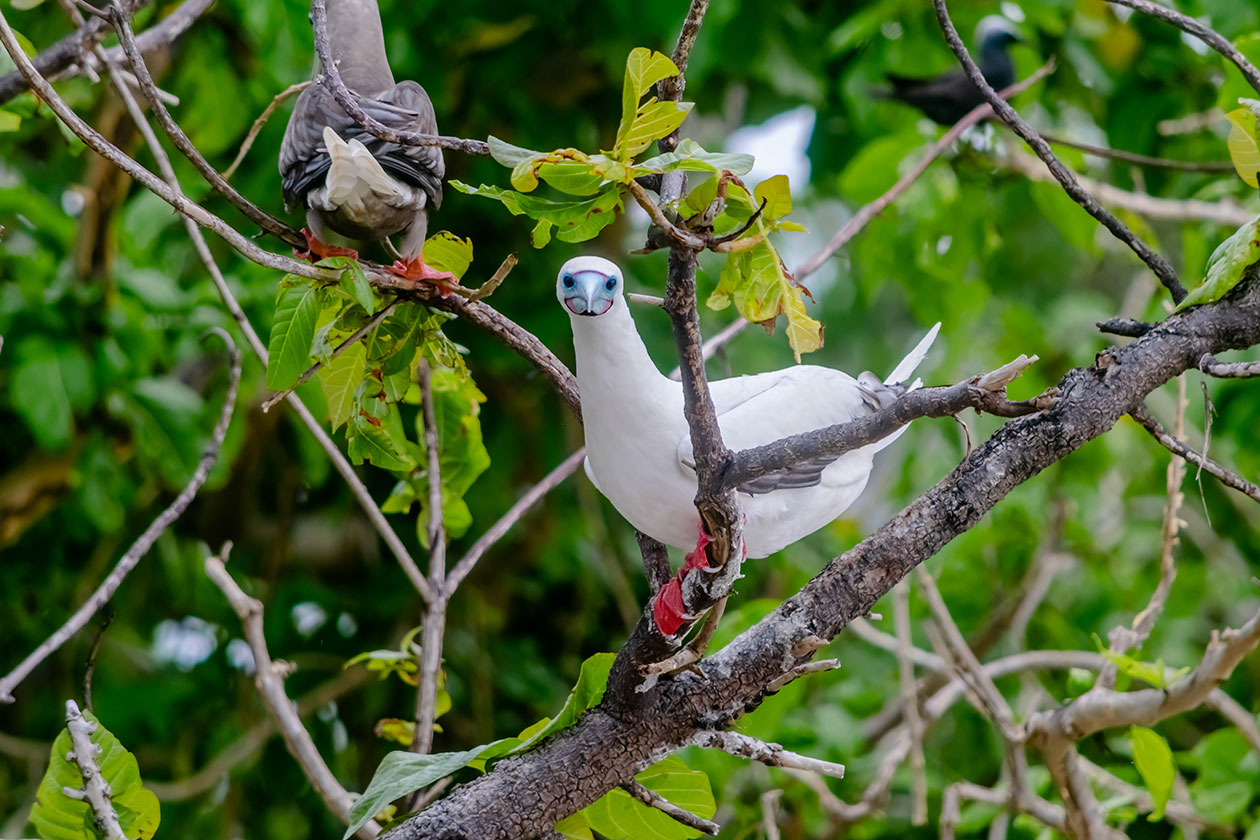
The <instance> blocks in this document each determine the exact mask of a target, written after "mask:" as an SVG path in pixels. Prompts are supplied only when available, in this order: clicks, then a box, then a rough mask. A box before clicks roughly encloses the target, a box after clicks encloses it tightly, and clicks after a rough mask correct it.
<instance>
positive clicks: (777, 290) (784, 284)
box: [708, 240, 823, 362]
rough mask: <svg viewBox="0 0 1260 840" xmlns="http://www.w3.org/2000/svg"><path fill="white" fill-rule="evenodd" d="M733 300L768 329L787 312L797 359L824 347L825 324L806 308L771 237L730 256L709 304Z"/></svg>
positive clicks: (749, 317) (718, 305)
mask: <svg viewBox="0 0 1260 840" xmlns="http://www.w3.org/2000/svg"><path fill="white" fill-rule="evenodd" d="M731 303H734V304H735V308H736V309H737V310H738V311H739V314H740V315H742V316H743V317H744V318H746V319H747V320H749V321H753V322H755V323H759V324H761V325H762V326H764V327H766V328H767V329H768V330H773V329H774V322H775V320H776V319H777V318H778V317H779V316H780V315H786V316H787V322H788V325H787V336H788V343H789V344H790V345H791V347H792V352H793V353H795V354H796V361H798V362H799V361H800V360H801V354H802V353H810V352H813V351H814V350H817V349H818V348H819V347H822V343H823V334H822V324H820V323H818V321H816V320H814V319H813V318H811V317H810V316H809V313H808V312H806V311H805V300H804V297H803V295H802V292H801V287H800V286H798V285H797V284H796V282H795V281H794V280H793V279H792V277H791V275H789V274H788V273H787V269H786V268H784V266H783V260H782V259H780V257H779V252H778V251H776V250H775V248H774V246H773V245H771V244H770V242H769V240H765V241H762V242H760V243H758V244H757V245H756V246H754V247H752V248H750V249H748V250H746V251H739V252H737V253H734V254H731V255H729V256H728V257H727V260H726V265H725V266H723V268H722V277H721V279H720V280H719V282H718V285H717V288H716V289H714V290H713V294H711V295H710V296H709V300H708V306H709V307H710V308H711V309H725V308H726V307H727V306H729V305H730V304H731Z"/></svg>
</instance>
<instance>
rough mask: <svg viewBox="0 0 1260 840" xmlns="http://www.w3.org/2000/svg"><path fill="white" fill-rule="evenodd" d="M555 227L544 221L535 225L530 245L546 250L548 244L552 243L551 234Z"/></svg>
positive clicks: (531, 232)
mask: <svg viewBox="0 0 1260 840" xmlns="http://www.w3.org/2000/svg"><path fill="white" fill-rule="evenodd" d="M555 227H556V226H555V225H553V224H552V223H551V222H549V221H547V220H546V219H543V220H542V221H540V222H539V223H538V224H536V225H534V229H533V230H531V231H530V232H529V244H530V245H533V246H534V247H535V248H546V247H547V243H548V242H550V241H551V232H552V231H553V230H555Z"/></svg>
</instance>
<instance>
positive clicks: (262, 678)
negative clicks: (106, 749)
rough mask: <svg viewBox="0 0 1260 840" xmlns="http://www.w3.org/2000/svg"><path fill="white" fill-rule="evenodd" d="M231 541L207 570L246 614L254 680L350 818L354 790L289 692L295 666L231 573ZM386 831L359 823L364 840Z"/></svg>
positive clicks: (292, 747) (315, 780)
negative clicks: (282, 658) (270, 639)
mask: <svg viewBox="0 0 1260 840" xmlns="http://www.w3.org/2000/svg"><path fill="white" fill-rule="evenodd" d="M231 547H232V546H231V543H228V544H227V545H225V546H224V547H223V550H222V551H221V552H220V556H219V557H207V558H206V575H207V576H208V577H209V578H210V580H212V581H213V582H214V584H215V585H216V586H218V587H219V589H220V590H222V591H223V594H224V596H225V597H226V598H227V600H228V603H229V604H231V605H232V609H233V610H235V611H236V614H237V615H238V616H239V617H240V619H241V626H242V627H243V628H244V630H245V640H246V641H248V642H249V649H250V651H251V652H252V653H253V656H254V683H255V685H257V686H258V693H259V694H260V695H261V696H262V699H263V701H264V702H265V703H266V704H267V709H268V710H269V711H270V712H271V716H272V718H273V719H274V720H275V722H276V725H277V726H278V727H279V728H280V733H281V734H282V735H283V736H284V743H285V745H286V746H287V747H288V748H289V753H290V754H292V756H293V758H294V759H295V760H296V761H297V763H298V766H300V767H301V768H302V772H303V773H305V774H306V778H307V779H309V780H310V783H311V786H312V787H314V788H315V790H316V792H317V793H319V795H320V798H321V799H323V800H324V805H325V806H327V808H328V810H330V811H332V812H333V813H334V814H336V815H337V817H338V818H339V819H340V820H341V821H342V822H345V823H349V814H350V806H351V805H352V804H353V803H354V796H353V795H352V794H350V793H349V792H348V791H347V790H346V789H345V788H344V787H342V786H341V783H340V782H338V781H337V777H336V776H334V775H333V774H332V771H331V770H329V769H328V765H327V764H325V763H324V759H323V757H321V756H320V754H319V749H318V748H317V747H316V746H315V742H314V741H312V740H311V734H310V733H309V732H307V731H306V727H304V726H303V725H302V719H301V718H300V717H298V713H297V711H296V710H295V709H294V708H293V703H292V701H290V700H289V697H288V695H287V694H286V693H285V690H284V678H285V676H287V675H288V674H289V673H290V671H291V670H292V666H290V665H288V664H287V663H285V662H273V661H272V659H271V654H270V653H268V651H267V638H266V635H265V634H264V633H263V606H262V603H261V602H260V601H259V600H258V599H257V598H251V597H249V596H248V595H246V594H245V592H244V591H243V590H242V589H241V587H240V586H239V585H238V584H237V583H236V581H235V580H233V579H232V576H231V575H230V574H228V570H227V568H226V566H225V565H224V560H225V559H226V558H227V554H228V551H230V550H231ZM380 832H381V827H380V826H379V825H378V824H377V823H376V822H374V821H371V820H369V821H368V823H367V824H366V825H365V826H363V828H361V829H359V831H358V836H359V837H362V838H363V840H372V838H374V837H376V836H377V835H378V834H380Z"/></svg>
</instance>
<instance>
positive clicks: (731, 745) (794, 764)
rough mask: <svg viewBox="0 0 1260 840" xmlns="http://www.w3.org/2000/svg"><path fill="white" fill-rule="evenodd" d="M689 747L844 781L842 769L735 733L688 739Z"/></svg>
mask: <svg viewBox="0 0 1260 840" xmlns="http://www.w3.org/2000/svg"><path fill="white" fill-rule="evenodd" d="M691 744H692V745H693V746H697V747H704V748H706V749H712V750H722V751H723V752H727V753H730V754H731V755H736V756H739V757H741V758H747V759H750V760H752V761H759V762H761V763H762V764H765V765H766V766H768V767H790V768H792V769H794V770H805V771H807V772H810V773H821V774H822V775H824V776H831V777H832V778H836V779H843V778H844V765H843V764H836V763H835V762H832V761H823V760H822V759H819V758H810V757H809V756H804V755H797V754H796V753H794V752H791V751H789V750H785V749H783V747H781V746H779V745H778V744H767V743H766V742H765V741H760V740H758V739H756V738H751V737H749V736H748V735H742V734H740V733H738V732H727V731H721V732H712V731H708V732H700V733H698V734H697V735H695V736H694V737H693V738H692V739H691Z"/></svg>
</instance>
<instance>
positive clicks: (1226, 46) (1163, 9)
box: [1107, 0, 1260, 93]
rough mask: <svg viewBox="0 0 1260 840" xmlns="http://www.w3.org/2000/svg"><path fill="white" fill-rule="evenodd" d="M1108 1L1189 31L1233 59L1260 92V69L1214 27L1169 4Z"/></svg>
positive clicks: (1240, 70)
mask: <svg viewBox="0 0 1260 840" xmlns="http://www.w3.org/2000/svg"><path fill="white" fill-rule="evenodd" d="M1107 2H1109V3H1115V4H1116V5H1117V6H1128V7H1129V8H1130V9H1134V10H1136V11H1139V12H1141V13H1142V14H1144V15H1150V16H1152V17H1157V18H1159V19H1160V20H1162V21H1164V22H1165V23H1170V24H1172V25H1173V26H1175V27H1177V28H1178V29H1180V30H1181V31H1182V32H1189V33H1190V34H1191V35H1193V36H1195V37H1196V38H1198V39H1199V40H1200V41H1202V42H1203V43H1205V44H1207V45H1208V46H1209V47H1211V48H1212V49H1214V50H1216V51H1217V52H1218V53H1220V54H1221V55H1223V56H1225V58H1227V59H1229V60H1230V61H1232V62H1233V63H1234V66H1235V67H1237V68H1238V71H1239V72H1240V73H1242V74H1243V78H1244V79H1246V80H1247V84H1249V85H1251V86H1252V87H1253V88H1255V89H1256V92H1257V93H1260V70H1257V69H1256V66H1255V65H1254V64H1252V63H1251V62H1250V61H1248V60H1247V57H1246V56H1244V55H1243V54H1242V53H1240V52H1239V51H1238V49H1237V48H1236V47H1235V46H1234V45H1233V44H1231V43H1230V42H1229V39H1228V38H1226V37H1224V36H1223V35H1221V34H1220V33H1219V32H1217V31H1216V30H1215V29H1213V28H1212V27H1210V26H1207V25H1205V24H1203V23H1200V22H1199V21H1197V20H1195V19H1194V18H1192V17H1189V16H1187V15H1183V14H1182V13H1181V12H1178V11H1174V10H1172V9H1170V8H1168V7H1167V6H1161V5H1159V4H1158V3H1152V2H1150V0H1107Z"/></svg>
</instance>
